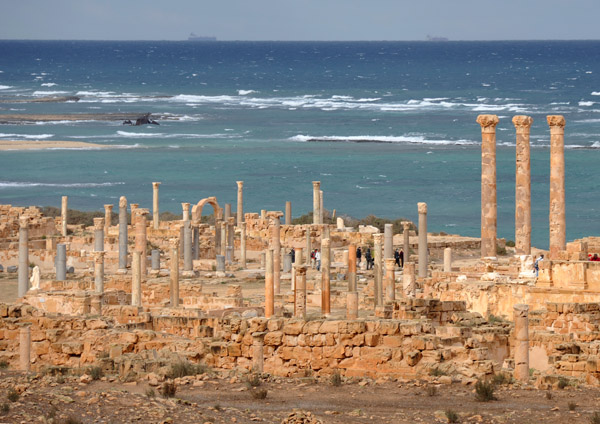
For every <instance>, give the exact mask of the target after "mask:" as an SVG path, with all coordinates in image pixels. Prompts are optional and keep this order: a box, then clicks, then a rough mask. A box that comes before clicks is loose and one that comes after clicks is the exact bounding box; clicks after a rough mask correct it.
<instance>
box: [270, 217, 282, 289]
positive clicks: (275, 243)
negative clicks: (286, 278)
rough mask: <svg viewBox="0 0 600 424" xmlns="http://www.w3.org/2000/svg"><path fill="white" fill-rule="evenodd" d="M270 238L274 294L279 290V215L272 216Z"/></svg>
mask: <svg viewBox="0 0 600 424" xmlns="http://www.w3.org/2000/svg"><path fill="white" fill-rule="evenodd" d="M271 238H272V243H271V246H272V247H273V284H274V286H275V294H279V293H280V292H281V288H280V287H281V221H280V220H279V217H275V218H273V221H272V234H271Z"/></svg>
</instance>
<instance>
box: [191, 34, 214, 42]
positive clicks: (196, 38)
mask: <svg viewBox="0 0 600 424" xmlns="http://www.w3.org/2000/svg"><path fill="white" fill-rule="evenodd" d="M188 41H217V37H207V36H204V35H196V34H194V33H193V32H191V33H190V36H189V37H188Z"/></svg>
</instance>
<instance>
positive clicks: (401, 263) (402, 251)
mask: <svg viewBox="0 0 600 424" xmlns="http://www.w3.org/2000/svg"><path fill="white" fill-rule="evenodd" d="M400 267H401V268H404V249H402V250H401V251H400Z"/></svg>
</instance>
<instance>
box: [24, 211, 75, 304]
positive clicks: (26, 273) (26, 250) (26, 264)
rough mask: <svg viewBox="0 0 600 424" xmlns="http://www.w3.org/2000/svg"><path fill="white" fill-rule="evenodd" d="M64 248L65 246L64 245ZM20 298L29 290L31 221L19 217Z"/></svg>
mask: <svg viewBox="0 0 600 424" xmlns="http://www.w3.org/2000/svg"><path fill="white" fill-rule="evenodd" d="M63 246H64V244H63ZM17 281H18V286H17V287H18V296H19V297H23V296H25V294H27V291H28V290H29V219H28V218H26V217H24V216H21V217H19V268H17Z"/></svg>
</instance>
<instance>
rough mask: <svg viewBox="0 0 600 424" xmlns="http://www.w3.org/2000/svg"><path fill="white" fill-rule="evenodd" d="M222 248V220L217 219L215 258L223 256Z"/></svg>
mask: <svg viewBox="0 0 600 424" xmlns="http://www.w3.org/2000/svg"><path fill="white" fill-rule="evenodd" d="M221 246H222V244H221V220H220V219H218V218H215V256H218V255H221ZM223 257H225V256H224V255H223Z"/></svg>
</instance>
